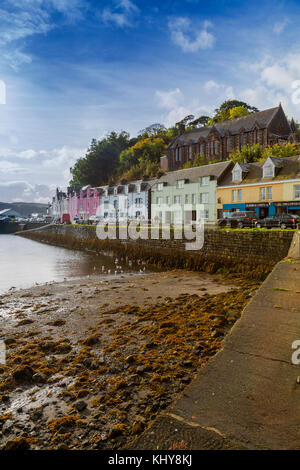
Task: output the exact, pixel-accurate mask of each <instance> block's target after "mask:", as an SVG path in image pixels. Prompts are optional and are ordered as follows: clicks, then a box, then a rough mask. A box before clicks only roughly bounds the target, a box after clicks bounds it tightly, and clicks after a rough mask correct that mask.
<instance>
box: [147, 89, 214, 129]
mask: <svg viewBox="0 0 300 470" xmlns="http://www.w3.org/2000/svg"><path fill="white" fill-rule="evenodd" d="M155 99H156V102H157V106H158V107H159V108H161V109H165V110H166V113H165V114H164V115H163V116H162V120H163V122H164V124H165V125H166V126H168V127H169V126H174V124H175V123H176V122H178V121H180V120H181V119H183V118H184V117H185V116H187V115H189V114H194V115H195V116H200V115H201V114H208V113H209V112H210V111H209V110H208V108H207V107H206V106H203V105H200V104H199V102H198V101H197V100H196V101H195V100H193V101H192V102H189V103H187V104H186V103H185V102H186V99H185V97H184V95H183V93H182V92H181V90H180V89H179V88H175V90H169V91H159V90H157V91H156V92H155Z"/></svg>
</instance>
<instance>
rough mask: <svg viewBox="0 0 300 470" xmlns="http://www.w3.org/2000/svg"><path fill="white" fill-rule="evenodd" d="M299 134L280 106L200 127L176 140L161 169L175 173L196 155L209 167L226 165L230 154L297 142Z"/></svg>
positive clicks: (171, 145) (170, 146) (164, 158)
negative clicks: (244, 148) (249, 147)
mask: <svg viewBox="0 0 300 470" xmlns="http://www.w3.org/2000/svg"><path fill="white" fill-rule="evenodd" d="M297 140H298V133H297V129H296V126H295V123H294V121H293V120H292V121H291V123H289V122H288V120H287V117H286V115H285V113H284V111H283V109H282V106H281V104H280V105H279V106H278V107H276V108H271V109H267V110H265V111H260V112H258V113H252V114H248V115H246V116H243V117H240V118H237V119H232V120H228V121H224V122H218V123H216V124H214V125H213V126H205V127H200V128H198V129H193V130H191V131H187V132H185V133H184V134H182V135H180V136H178V137H176V138H175V139H174V140H173V141H172V142H171V144H170V145H169V147H168V148H167V155H166V156H164V157H162V158H161V167H162V169H164V170H168V171H172V170H177V169H179V168H181V167H182V166H183V165H184V164H185V163H186V162H188V161H189V160H190V161H193V159H194V157H195V155H196V154H198V155H200V156H202V157H203V158H204V160H205V161H206V163H210V162H212V161H213V162H216V161H225V160H228V159H229V158H230V157H229V155H230V152H232V151H233V150H235V149H240V148H241V147H242V146H244V145H247V144H249V145H253V144H260V145H265V146H266V145H270V146H272V145H274V144H276V143H282V142H296V141H297Z"/></svg>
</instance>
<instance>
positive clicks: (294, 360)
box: [291, 339, 300, 366]
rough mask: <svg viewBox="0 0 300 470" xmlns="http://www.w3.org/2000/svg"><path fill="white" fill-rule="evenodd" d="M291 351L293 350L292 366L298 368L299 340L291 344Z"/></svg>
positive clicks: (299, 361) (299, 356) (299, 355)
mask: <svg viewBox="0 0 300 470" xmlns="http://www.w3.org/2000/svg"><path fill="white" fill-rule="evenodd" d="M292 349H295V351H294V352H293V354H292V357H291V361H292V364H294V365H295V366H299V364H300V340H299V339H297V340H296V341H294V342H293V343H292Z"/></svg>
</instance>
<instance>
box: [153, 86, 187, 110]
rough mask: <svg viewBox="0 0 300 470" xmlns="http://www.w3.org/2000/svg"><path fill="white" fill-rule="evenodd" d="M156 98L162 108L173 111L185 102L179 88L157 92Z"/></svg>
mask: <svg viewBox="0 0 300 470" xmlns="http://www.w3.org/2000/svg"><path fill="white" fill-rule="evenodd" d="M155 97H156V100H157V103H158V106H159V107H160V108H165V109H173V108H175V107H176V106H179V104H180V102H182V101H183V94H182V93H181V91H180V89H179V88H176V89H175V90H170V91H158V90H157V91H156V92H155Z"/></svg>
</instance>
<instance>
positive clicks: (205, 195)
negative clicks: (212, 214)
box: [200, 193, 209, 204]
mask: <svg viewBox="0 0 300 470" xmlns="http://www.w3.org/2000/svg"><path fill="white" fill-rule="evenodd" d="M208 202H209V193H201V194H200V203H201V204H208Z"/></svg>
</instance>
